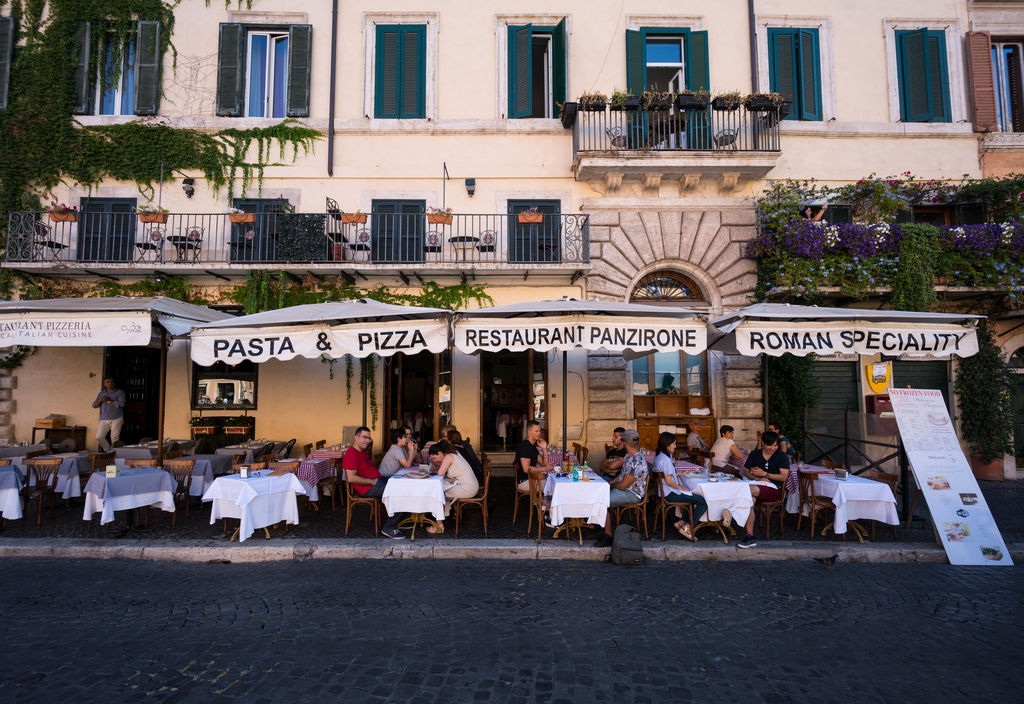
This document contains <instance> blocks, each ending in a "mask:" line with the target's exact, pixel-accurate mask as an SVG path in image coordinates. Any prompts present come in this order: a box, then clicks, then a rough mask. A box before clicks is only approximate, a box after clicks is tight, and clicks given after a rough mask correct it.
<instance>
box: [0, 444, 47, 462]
mask: <svg viewBox="0 0 1024 704" xmlns="http://www.w3.org/2000/svg"><path fill="white" fill-rule="evenodd" d="M49 449H50V446H49V445H43V444H39V445H5V446H3V447H0V459H5V458H7V457H24V456H25V455H27V454H28V453H29V452H39V451H40V450H49Z"/></svg>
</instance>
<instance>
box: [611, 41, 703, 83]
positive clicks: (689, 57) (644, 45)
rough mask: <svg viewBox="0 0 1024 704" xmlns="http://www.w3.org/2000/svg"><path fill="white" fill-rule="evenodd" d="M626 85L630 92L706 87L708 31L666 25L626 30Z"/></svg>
mask: <svg viewBox="0 0 1024 704" xmlns="http://www.w3.org/2000/svg"><path fill="white" fill-rule="evenodd" d="M626 88H627V90H628V91H629V92H630V93H632V94H633V95H640V94H642V93H643V92H644V91H646V90H657V91H662V92H670V91H682V90H689V91H699V90H704V91H709V90H710V89H711V78H710V69H709V65H708V33H707V32H706V31H692V30H690V29H687V28H668V27H648V28H641V29H640V30H626Z"/></svg>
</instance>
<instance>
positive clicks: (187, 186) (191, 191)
mask: <svg viewBox="0 0 1024 704" xmlns="http://www.w3.org/2000/svg"><path fill="white" fill-rule="evenodd" d="M195 183H196V180H195V179H194V178H183V179H181V184H182V185H181V190H183V191H185V197H186V198H191V197H192V196H194V195H195V193H196V189H195Z"/></svg>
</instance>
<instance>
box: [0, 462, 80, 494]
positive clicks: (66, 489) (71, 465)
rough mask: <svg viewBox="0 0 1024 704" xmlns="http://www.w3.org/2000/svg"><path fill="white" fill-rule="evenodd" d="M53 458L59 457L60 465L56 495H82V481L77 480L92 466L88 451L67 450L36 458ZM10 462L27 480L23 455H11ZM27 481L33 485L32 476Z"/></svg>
mask: <svg viewBox="0 0 1024 704" xmlns="http://www.w3.org/2000/svg"><path fill="white" fill-rule="evenodd" d="M54 458H60V459H61V463H60V467H59V468H58V469H57V495H58V496H60V497H61V498H62V499H72V498H78V497H79V496H81V495H82V482H80V481H79V480H78V475H79V474H80V473H85V472H88V471H89V469H90V468H91V467H92V463H91V460H90V459H89V453H87V452H68V453H64V454H60V455H46V456H45V457H39V458H37V459H41V460H43V459H47V460H48V459H54ZM11 464H12V465H15V466H16V467H18V469H20V470H21V474H22V476H24V477H25V478H26V480H28V478H29V477H28V470H27V469H26V468H25V458H24V457H12V458H11ZM29 481H31V484H32V486H35V478H34V477H33V478H32V479H31V480H29Z"/></svg>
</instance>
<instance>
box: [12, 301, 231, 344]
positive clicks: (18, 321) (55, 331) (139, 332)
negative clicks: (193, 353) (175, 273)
mask: <svg viewBox="0 0 1024 704" xmlns="http://www.w3.org/2000/svg"><path fill="white" fill-rule="evenodd" d="M230 317H231V316H229V315H228V314H227V313H221V312H219V311H215V310H212V309H210V308H206V307H205V306H195V305H192V304H190V303H183V302H181V301H178V300H175V299H173V298H165V297H163V296H155V297H148V298H127V297H122V296H118V297H114V298H61V299H48V300H43V301H2V302H0V346H7V345H34V346H38V347H127V346H145V345H148V344H149V341H150V337H151V336H152V334H153V325H154V323H155V324H157V325H159V326H160V327H163V328H164V329H165V330H167V332H169V333H171V335H182V334H185V333H187V332H188V331H189V330H190V329H191V328H192V327H194V326H196V325H201V324H203V323H210V322H214V321H217V320H223V319H225V318H230Z"/></svg>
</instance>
